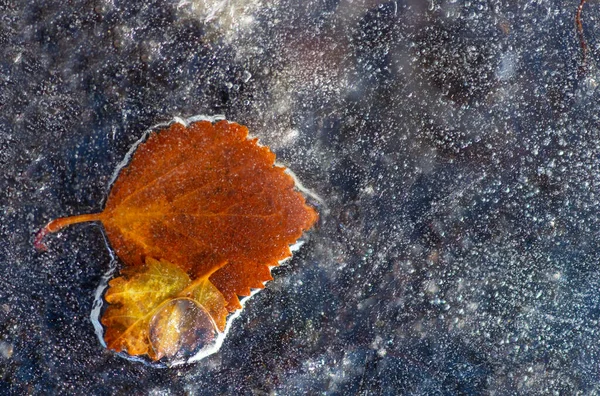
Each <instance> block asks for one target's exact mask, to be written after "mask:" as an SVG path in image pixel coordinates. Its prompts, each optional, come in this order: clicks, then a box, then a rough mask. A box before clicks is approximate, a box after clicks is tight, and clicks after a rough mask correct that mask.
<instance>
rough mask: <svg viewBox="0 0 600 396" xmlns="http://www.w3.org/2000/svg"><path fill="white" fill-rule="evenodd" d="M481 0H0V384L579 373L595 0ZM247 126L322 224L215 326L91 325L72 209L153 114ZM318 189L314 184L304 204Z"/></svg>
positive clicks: (594, 115) (591, 285) (361, 386)
mask: <svg viewBox="0 0 600 396" xmlns="http://www.w3.org/2000/svg"><path fill="white" fill-rule="evenodd" d="M577 3H578V2H572V1H554V0H549V1H508V0H506V1H502V0H485V1H484V0H471V1H456V0H428V1H417V0H412V1H411V0H406V1H395V2H378V1H372V0H354V1H350V0H337V1H336V0H320V1H317V0H307V1H297V0H278V1H268V2H267V1H258V0H254V1H252V0H238V1H235V0H226V1H225V0H224V1H216V0H215V1H194V0H181V1H172V2H165V1H152V0H150V1H116V0H115V1H103V0H96V1H85V0H84V1H81V2H75V3H73V2H64V1H60V2H59V1H38V2H28V1H27V2H26V1H11V0H8V1H2V2H0V109H1V111H0V165H1V166H0V169H1V170H0V172H1V173H0V205H1V211H0V213H2V220H1V221H0V230H1V233H2V235H1V236H2V237H1V238H0V269H1V273H2V277H1V278H0V390H2V392H5V391H6V393H9V394H23V393H41V392H50V393H56V394H72V393H77V392H81V391H82V390H86V391H87V392H90V394H115V393H126V392H130V393H140V394H181V393H184V392H188V394H215V393H220V394H253V393H255V394H262V393H276V394H282V395H287V394H304V393H321V392H323V393H328V394H357V393H358V394H399V393H400V394H402V393H404V394H417V395H430V394H490V393H493V394H507V395H512V394H552V393H555V394H574V393H578V392H579V393H584V394H594V393H598V392H600V389H599V385H598V384H600V355H599V353H600V332H599V328H600V327H599V326H600V323H599V320H600V298H599V294H600V249H599V248H598V246H597V242H598V239H599V236H600V217H599V215H598V209H599V206H600V203H599V199H600V134H599V132H598V131H599V129H598V128H599V125H600V124H599V114H600V111H599V110H600V100H599V99H600V94H599V92H598V89H597V86H598V81H599V80H600V74H599V73H600V72H599V70H598V67H597V62H598V60H599V59H600V53H599V52H598V49H599V48H600V41H599V40H600V37H599V36H598V33H597V32H598V31H600V26H599V25H598V23H599V22H598V21H600V7H599V6H598V4H597V2H591V1H590V2H588V3H587V4H586V5H585V6H584V32H585V35H586V39H587V40H588V48H589V52H588V57H587V67H586V68H585V72H584V73H582V72H581V68H580V66H581V65H580V59H581V50H580V47H579V41H578V38H577V33H576V30H575V27H574V15H575V10H576V6H577ZM195 114H209V115H220V114H222V115H225V116H226V117H227V119H229V120H233V121H237V122H239V123H242V124H245V125H248V126H249V128H250V130H251V133H252V134H254V135H255V136H258V137H259V138H260V140H261V143H262V144H265V145H268V146H270V147H272V148H273V149H274V150H275V151H276V153H277V155H278V161H280V162H281V163H283V164H285V165H286V166H289V167H290V169H292V170H293V172H294V173H295V175H296V176H297V177H298V179H299V180H301V181H302V182H303V184H304V185H305V186H306V187H307V188H309V189H311V190H314V191H315V193H316V194H317V195H318V196H319V197H320V198H321V199H322V200H323V202H317V201H315V204H316V205H317V206H320V208H321V213H322V214H323V213H326V214H325V215H322V218H321V224H320V225H319V227H318V228H317V229H316V230H314V231H313V232H312V233H311V234H310V237H309V240H308V241H307V242H306V243H305V244H304V246H303V247H302V249H300V250H299V251H298V252H297V253H296V254H295V256H294V258H293V259H292V260H291V261H289V262H288V263H287V265H285V266H283V267H280V268H277V269H274V271H273V273H274V278H275V280H274V281H272V282H270V283H269V284H268V286H267V288H266V289H265V290H264V291H262V292H260V293H258V294H257V295H256V296H254V297H253V298H252V299H251V300H250V301H249V302H248V303H247V304H246V307H245V309H244V312H243V313H242V314H241V316H240V317H239V318H238V319H237V320H236V321H235V322H234V324H233V326H232V329H231V332H230V334H229V335H228V337H227V339H226V340H225V342H224V344H223V346H222V348H221V350H220V351H219V352H218V353H217V354H214V355H212V356H210V357H208V358H206V359H204V360H202V361H200V362H198V363H195V364H193V365H188V366H183V367H178V368H174V369H156V368H152V367H148V366H145V365H143V364H141V363H137V362H132V361H128V360H125V359H123V358H121V357H119V356H116V355H115V354H113V353H112V352H110V351H107V350H106V349H105V348H104V347H103V346H102V345H101V344H100V343H99V342H98V340H97V338H96V336H95V334H94V326H93V325H92V323H91V321H90V312H91V311H92V308H93V302H94V293H95V291H96V288H97V286H98V284H99V283H100V282H101V280H102V276H103V274H104V273H105V272H106V271H107V270H108V268H109V266H110V263H111V257H110V254H109V252H107V251H106V249H105V245H104V240H103V237H102V233H101V230H100V228H99V227H97V226H94V225H82V226H77V227H72V228H71V229H67V230H65V231H63V232H61V233H60V234H58V235H56V236H53V237H51V238H49V240H48V244H49V248H50V249H49V251H48V252H46V253H43V254H41V253H37V252H35V251H34V249H33V247H32V240H33V233H34V232H35V231H36V230H37V229H38V228H39V227H41V226H42V225H43V224H45V223H46V222H47V221H48V220H49V219H51V218H54V217H57V216H63V215H70V214H76V213H83V212H92V211H97V210H99V209H101V207H102V202H103V199H104V198H105V196H106V193H107V186H108V184H109V181H110V178H111V176H112V174H113V171H114V169H115V168H116V167H117V166H118V165H119V163H120V162H121V161H122V159H123V158H124V157H125V155H126V154H127V152H128V150H129V148H130V147H131V145H132V144H133V143H134V142H136V141H137V140H138V139H139V138H140V137H141V136H142V135H143V133H144V131H145V130H147V129H148V128H149V127H150V126H152V125H155V124H157V123H160V122H166V121H169V120H171V119H173V117H180V118H181V119H186V118H187V117H190V116H193V115H195ZM322 205H326V207H327V211H324V210H323V207H322Z"/></svg>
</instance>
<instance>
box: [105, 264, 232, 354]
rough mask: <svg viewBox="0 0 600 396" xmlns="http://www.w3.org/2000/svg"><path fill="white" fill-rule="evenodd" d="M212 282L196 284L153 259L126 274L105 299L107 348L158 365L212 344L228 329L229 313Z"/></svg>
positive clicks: (115, 281) (204, 280)
mask: <svg viewBox="0 0 600 396" xmlns="http://www.w3.org/2000/svg"><path fill="white" fill-rule="evenodd" d="M223 265H225V263H223V264H222V265H221V266H219V267H218V268H220V267H222V266H223ZM218 268H217V269H218ZM209 276H210V274H207V275H206V276H205V277H203V278H200V279H198V280H195V281H193V282H192V281H191V280H190V278H189V276H188V275H187V274H186V273H185V271H183V270H182V269H180V268H179V267H177V266H176V265H174V264H171V263H169V262H168V261H166V260H160V261H158V260H155V259H153V258H151V257H148V258H147V259H146V262H145V265H144V266H141V267H140V266H138V267H130V268H127V269H125V270H124V276H121V277H118V278H115V279H113V280H112V281H110V282H109V289H108V290H107V292H106V295H105V299H106V301H107V302H108V303H109V304H110V305H109V306H108V308H107V309H106V312H105V313H104V315H103V317H102V324H103V325H104V326H105V327H106V334H105V335H104V339H105V341H106V344H107V346H108V347H109V348H111V349H114V350H116V351H118V352H120V351H127V353H129V354H130V355H144V354H147V355H148V356H150V357H151V358H152V359H154V360H158V359H161V358H162V357H163V356H167V357H172V356H175V355H176V354H177V353H179V352H180V351H182V350H184V349H187V350H190V351H193V350H194V349H197V348H198V347H200V346H201V345H204V344H207V343H209V342H210V341H212V338H214V333H215V331H220V332H222V331H223V330H224V329H225V324H226V319H227V314H228V311H227V309H226V308H225V305H226V301H225V298H224V297H223V295H222V294H221V293H220V292H219V291H218V290H217V288H216V287H215V286H214V285H213V284H212V283H211V282H210V280H209V279H208V278H209Z"/></svg>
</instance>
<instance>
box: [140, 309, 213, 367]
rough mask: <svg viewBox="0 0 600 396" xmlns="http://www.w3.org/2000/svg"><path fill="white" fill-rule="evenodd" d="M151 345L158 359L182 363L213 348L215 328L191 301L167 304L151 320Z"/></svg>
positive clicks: (208, 318) (207, 316)
mask: <svg viewBox="0 0 600 396" xmlns="http://www.w3.org/2000/svg"><path fill="white" fill-rule="evenodd" d="M149 336H150V343H151V344H152V348H153V349H154V352H155V353H156V357H157V359H162V358H163V357H164V358H166V359H167V360H181V359H185V360H187V359H188V358H190V357H192V356H194V355H196V354H198V353H199V352H201V351H202V350H204V349H209V348H212V347H213V346H214V344H215V342H216V341H217V336H218V332H217V328H216V326H215V323H214V321H213V320H212V318H211V317H210V315H209V314H208V312H207V311H206V310H205V309H204V307H202V306H201V305H199V304H197V303H196V302H194V301H193V300H190V299H186V298H179V299H175V300H173V301H169V302H168V303H167V304H165V305H164V306H163V307H162V308H160V310H159V311H158V312H157V313H156V314H154V316H153V317H152V319H151V320H150V334H149Z"/></svg>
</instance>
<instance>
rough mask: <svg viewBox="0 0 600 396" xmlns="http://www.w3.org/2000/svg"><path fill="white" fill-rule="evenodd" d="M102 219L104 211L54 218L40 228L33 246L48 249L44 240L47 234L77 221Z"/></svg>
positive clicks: (38, 248)
mask: <svg viewBox="0 0 600 396" xmlns="http://www.w3.org/2000/svg"><path fill="white" fill-rule="evenodd" d="M101 219H102V213H89V214H83V215H78V216H70V217H61V218H58V219H55V220H52V221H51V222H50V223H48V224H46V226H45V227H44V228H42V229H41V230H39V231H38V232H37V234H35V240H34V241H33V246H35V248H36V249H37V250H39V251H46V250H48V248H47V247H46V245H45V244H44V242H43V240H44V237H45V236H46V235H47V234H51V233H54V232H56V231H58V230H60V229H62V228H64V227H66V226H69V225H71V224H77V223H85V222H88V221H99V220H101Z"/></svg>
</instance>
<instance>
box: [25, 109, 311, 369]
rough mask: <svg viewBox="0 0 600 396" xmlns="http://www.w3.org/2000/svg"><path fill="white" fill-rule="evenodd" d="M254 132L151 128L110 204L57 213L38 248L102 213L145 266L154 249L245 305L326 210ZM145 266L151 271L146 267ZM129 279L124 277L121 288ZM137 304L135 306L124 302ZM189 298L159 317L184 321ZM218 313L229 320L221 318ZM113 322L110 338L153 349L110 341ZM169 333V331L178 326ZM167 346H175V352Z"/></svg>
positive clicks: (120, 247) (226, 125) (128, 255)
mask: <svg viewBox="0 0 600 396" xmlns="http://www.w3.org/2000/svg"><path fill="white" fill-rule="evenodd" d="M247 135H248V130H247V128H246V127H244V126H241V125H238V124H236V123H231V122H228V121H220V122H217V123H216V124H212V123H210V122H208V121H201V122H196V123H193V124H191V125H189V126H188V127H185V126H183V125H181V124H178V123H175V124H172V125H171V126H170V127H168V128H167V129H165V130H162V131H159V132H155V133H152V134H150V136H149V137H148V139H147V140H146V142H144V143H142V144H140V145H139V147H138V148H137V150H136V151H135V153H134V154H133V156H132V159H131V161H130V163H129V165H128V166H127V167H126V168H124V169H123V170H122V171H121V172H120V174H119V176H118V178H117V180H116V181H115V183H114V185H113V186H112V188H111V191H110V194H109V196H108V199H107V201H106V206H105V208H104V210H103V211H102V212H101V213H97V214H86V215H80V216H73V217H67V218H60V219H57V220H54V221H52V222H50V223H49V224H48V225H47V226H46V227H44V228H43V229H42V230H40V232H39V233H38V234H37V236H36V240H35V245H36V247H37V248H38V249H45V246H44V245H43V243H42V240H43V238H44V236H45V235H46V234H47V233H51V232H56V231H58V230H59V229H61V228H63V227H65V226H67V225H70V224H75V223H80V222H85V221H101V222H102V224H103V226H104V229H105V231H106V235H107V237H108V240H109V242H110V244H111V246H112V247H113V249H114V250H115V252H116V254H117V255H118V256H119V258H120V259H121V260H122V261H123V263H124V265H125V266H126V267H134V268H135V267H141V266H143V265H144V263H147V262H148V259H149V258H155V259H159V260H161V261H160V262H163V260H164V261H166V262H169V263H173V265H175V266H177V267H178V268H180V269H181V270H182V271H183V272H184V273H185V274H186V275H187V276H188V277H189V278H190V279H192V280H194V282H195V280H198V279H200V280H202V279H206V280H207V281H209V283H210V285H214V287H215V288H216V290H218V292H219V293H220V295H222V296H223V297H224V299H225V307H226V308H227V310H228V311H230V312H232V311H234V310H236V309H239V308H241V305H240V303H239V300H238V296H248V295H250V291H251V289H252V288H263V287H264V282H265V281H268V280H271V279H272V278H271V273H270V268H271V267H273V266H277V265H278V263H279V261H281V260H283V259H285V258H287V257H289V256H290V255H291V252H290V249H289V246H290V245H291V244H293V243H295V242H296V240H297V239H298V238H299V237H300V236H301V235H302V233H303V232H304V231H305V230H308V229H309V228H310V227H312V225H313V224H314V223H315V221H316V219H317V213H316V212H315V210H314V209H313V208H311V207H309V206H307V205H306V202H305V199H304V196H303V195H302V194H300V193H299V192H298V191H296V189H295V184H294V180H293V179H292V177H290V176H289V175H288V174H286V173H285V169H284V168H282V167H279V166H275V164H274V162H275V155H274V154H273V153H272V152H271V151H270V150H269V149H268V148H267V147H263V146H260V145H258V141H257V139H256V138H253V139H248V136H247ZM223 263H225V264H223ZM144 268H146V267H144ZM138 275H139V276H142V275H144V276H146V275H147V274H146V273H145V270H141V272H139V273H138ZM119 279H120V280H119ZM136 279H137V278H136ZM123 282H125V280H124V279H123V278H117V279H115V280H114V281H112V282H111V284H110V286H111V289H112V288H115V287H119V288H120V287H121V286H122V283H123ZM136 282H137V281H136ZM140 282H141V281H140ZM134 284H137V283H135V282H134ZM173 287H174V286H173ZM168 290H169V289H168V288H167V291H165V293H167V292H168ZM173 290H175V287H174V289H173ZM199 290H203V289H199ZM110 296H115V295H114V294H112V292H111V290H110V289H109V291H108V292H107V298H106V299H107V302H109V304H111V301H110V298H111V297H110ZM163 297H164V296H163ZM152 298H154V299H160V298H159V297H156V296H154V297H152ZM113 301H114V300H113ZM214 301H216V300H214ZM214 301H213V302H214ZM215 304H216V305H215V307H214V310H216V311H219V309H220V308H219V307H217V305H218V304H217V303H215ZM129 305H131V307H133V304H130V303H125V302H121V306H129ZM181 305H182V304H178V305H177V304H173V305H172V306H170V308H169V309H168V310H165V313H164V314H163V315H162V316H161V317H160V318H159V319H156V322H155V324H160V323H163V324H165V325H166V326H167V327H168V326H169V323H174V322H177V321H178V320H183V319H182V317H181V316H178V315H180V312H179V311H180V310H181ZM131 307H130V308H131ZM130 308H128V309H130ZM131 309H133V308H131ZM147 309H149V308H143V307H139V311H136V312H135V314H134V315H133V316H134V317H136V315H137V317H139V316H141V315H147V312H146V310H147ZM167 311H169V312H167ZM107 312H109V311H108V310H107ZM144 317H146V316H144ZM213 320H215V322H216V323H218V324H219V328H221V327H222V326H221V325H220V322H218V321H219V320H220V318H213ZM104 322H106V323H105V325H106V326H107V344H109V347H111V348H113V349H117V348H121V349H117V350H122V349H127V351H128V353H130V354H142V353H147V352H139V351H142V350H144V348H145V346H139V345H136V344H133V343H132V344H131V345H129V344H128V345H125V346H120V347H116V346H115V345H116V344H113V343H109V342H108V338H109V337H110V336H108V334H109V330H110V327H111V326H117V325H119V326H126V324H123V323H121V322H114V321H108V320H104V319H103V323H104ZM158 327H160V326H158ZM159 330H160V329H155V334H158V333H160V331H159ZM144 331H146V333H142V332H141V330H140V332H139V334H138V336H139V337H141V338H143V339H146V340H147V339H148V338H150V337H151V335H150V334H149V333H148V331H149V330H148V328H146V330H144ZM163 336H164V337H163V338H164V339H168V337H170V336H172V334H168V333H164V334H163ZM132 342H133V341H132ZM166 344H169V342H167V343H166ZM171 344H172V343H171ZM111 345H113V346H111ZM146 349H147V348H146ZM167 349H168V348H166V349H165V352H164V354H165V355H167V354H169V353H170V351H169V350H167ZM138 352H139V353H138ZM150 355H152V353H150ZM158 355H160V353H157V354H154V355H153V357H154V358H157V356H158Z"/></svg>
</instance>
